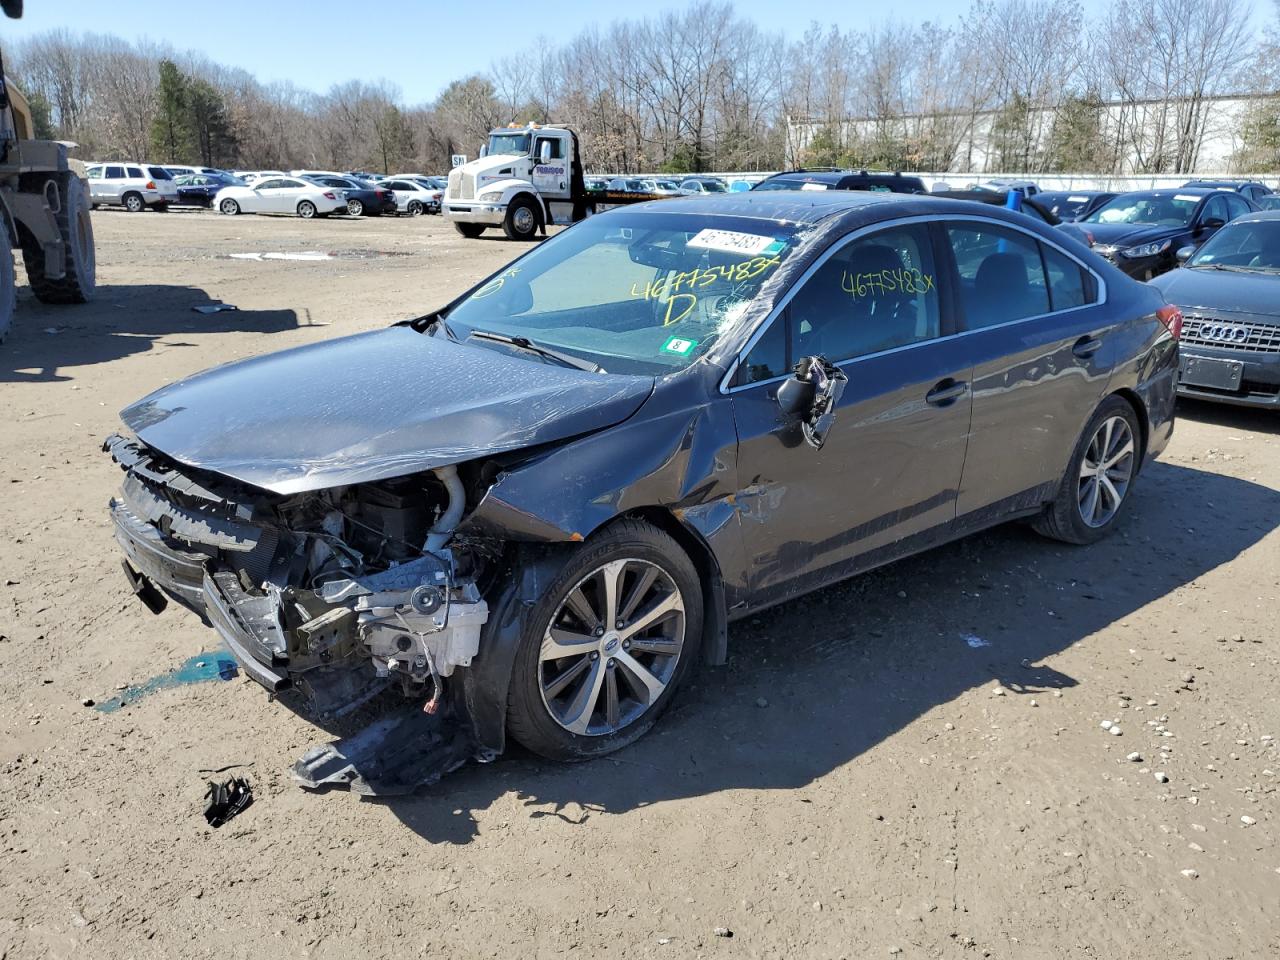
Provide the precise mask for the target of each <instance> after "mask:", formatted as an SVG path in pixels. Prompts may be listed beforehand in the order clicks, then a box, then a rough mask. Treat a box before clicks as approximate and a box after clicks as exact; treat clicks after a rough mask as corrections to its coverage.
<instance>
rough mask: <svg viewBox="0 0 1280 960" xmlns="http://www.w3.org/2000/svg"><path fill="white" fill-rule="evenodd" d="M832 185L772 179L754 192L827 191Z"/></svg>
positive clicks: (764, 181) (755, 188)
mask: <svg viewBox="0 0 1280 960" xmlns="http://www.w3.org/2000/svg"><path fill="white" fill-rule="evenodd" d="M829 187H830V185H829V184H826V183H821V182H819V181H816V180H783V179H780V178H778V177H771V178H770V179H768V180H761V181H760V182H759V183H757V184H756V185H755V186H754V187H752V188H751V189H752V190H827V189H829Z"/></svg>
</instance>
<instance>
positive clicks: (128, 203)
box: [120, 193, 147, 213]
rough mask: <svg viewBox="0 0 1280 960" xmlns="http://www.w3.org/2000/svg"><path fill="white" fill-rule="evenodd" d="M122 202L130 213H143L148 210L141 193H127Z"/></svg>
mask: <svg viewBox="0 0 1280 960" xmlns="http://www.w3.org/2000/svg"><path fill="white" fill-rule="evenodd" d="M120 200H121V202H122V203H123V204H124V208H125V209H126V210H128V211H129V212H130V213H141V212H142V211H143V210H145V209H147V204H146V202H145V201H144V200H143V199H142V194H140V193H126V194H125V195H124V196H123V197H121V198H120Z"/></svg>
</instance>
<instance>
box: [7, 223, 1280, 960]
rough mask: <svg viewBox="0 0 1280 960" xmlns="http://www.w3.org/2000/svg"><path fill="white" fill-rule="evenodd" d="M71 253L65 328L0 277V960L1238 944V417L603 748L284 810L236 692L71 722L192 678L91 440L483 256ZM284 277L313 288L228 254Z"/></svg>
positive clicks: (735, 652)
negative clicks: (226, 809) (1076, 519)
mask: <svg viewBox="0 0 1280 960" xmlns="http://www.w3.org/2000/svg"><path fill="white" fill-rule="evenodd" d="M94 226H95V230H96V232H97V238H98V265H99V266H98V276H99V283H100V288H99V296H98V299H97V301H96V302H95V303H93V304H92V305H88V306H83V307H72V308H67V307H63V308H51V307H43V306H41V305H39V304H37V303H35V302H34V301H33V300H32V299H31V297H30V295H29V293H28V292H27V290H26V289H25V288H23V289H22V290H20V292H19V297H20V302H19V317H18V319H17V322H16V325H15V330H14V333H13V335H12V336H11V338H10V340H9V341H8V343H7V344H5V345H4V346H3V347H0V410H2V411H3V423H4V424H5V427H6V430H5V432H6V436H5V445H4V453H3V457H0V490H3V493H4V496H3V498H0V543H2V544H3V546H2V547H0V567H2V568H3V569H2V570H0V611H3V612H2V613H0V729H3V731H4V733H3V741H2V743H0V763H2V764H3V778H4V779H3V789H0V837H2V838H3V869H2V870H0V958H28V957H72V956H76V957H93V958H102V960H115V958H121V960H123V958H130V957H137V958H143V957H162V958H169V957H215V956H216V957H220V958H241V957H246V958H247V957H263V956H268V955H274V956H281V957H286V956H287V957H303V956H305V957H316V958H345V957H350V956H361V957H391V956H395V957H406V956H414V957H417V956H434V957H449V958H464V957H503V958H508V957H553V956H554V957H561V956H564V955H566V954H568V955H571V956H584V957H622V956H629V957H639V956H643V957H649V956H653V957H694V956H705V957H805V958H808V957H814V958H839V957H845V958H865V957H879V956H884V957H891V956H898V957H903V958H913V957H945V958H951V957H966V958H967V957H998V958H1020V957H1035V958H1039V957H1044V958H1055V960H1057V958H1076V957H1080V958H1106V960H1116V958H1125V960H1134V958H1148V957H1150V958H1159V960H1181V958H1188V960H1190V958H1195V960H1201V958H1240V960H1258V958H1262V957H1275V956H1280V923H1277V919H1276V908H1277V905H1280V843H1278V839H1277V838H1278V834H1280V811H1278V810H1277V785H1278V784H1280V749H1278V748H1277V744H1276V741H1275V740H1274V739H1273V737H1276V736H1280V659H1278V658H1280V628H1278V627H1277V613H1278V612H1280V607H1278V606H1277V595H1278V594H1280V532H1278V531H1277V529H1276V527H1277V524H1278V523H1280V416H1276V415H1266V414H1263V413H1256V412H1251V411H1237V410H1232V409H1229V408H1220V407H1212V406H1204V405H1190V404H1184V405H1183V406H1182V407H1181V409H1180V420H1179V424H1178V428H1177V431H1176V434H1175V437H1174V440H1173V442H1172V445H1171V447H1170V449H1169V451H1168V452H1167V453H1166V455H1165V456H1164V458H1163V459H1162V460H1161V461H1160V462H1159V463H1158V464H1156V465H1155V466H1153V467H1152V468H1151V469H1150V470H1149V471H1148V472H1146V473H1144V474H1143V475H1142V476H1141V477H1140V479H1139V481H1138V484H1137V486H1136V487H1135V499H1134V500H1133V502H1132V503H1131V505H1130V512H1129V514H1128V517H1127V519H1126V520H1125V521H1124V523H1123V525H1122V529H1121V530H1120V531H1119V532H1118V534H1117V535H1115V536H1113V537H1111V538H1110V539H1109V540H1107V541H1105V542H1103V543H1101V544H1099V545H1097V546H1095V547H1091V548H1084V549H1072V548H1066V547H1063V546H1061V545H1058V544H1053V543H1049V542H1047V541H1044V540H1041V539H1039V538H1037V537H1036V536H1035V535H1034V534H1032V533H1031V532H1029V531H1028V530H1027V529H1025V528H1023V527H1021V526H1012V527H1007V528H1002V529H999V530H996V531H993V532H990V533H987V534H984V535H981V536H978V537H974V538H971V539H969V540H966V541H963V542H960V543H957V544H954V545H952V546H949V547H946V548H943V549H940V550H937V551H935V552H933V553H930V554H926V555H924V556H921V557H918V558H915V559H911V560H908V561H904V562H900V563H897V564H894V565H893V566H891V567H889V568H886V569H883V570H880V571H877V572H875V573H873V574H871V575H868V576H864V577H862V578H860V579H858V580H855V581H852V582H850V583H848V584H845V585H843V586H840V587H837V588H833V589H829V590H826V591H824V592H821V593H817V594H814V595H812V596H810V597H809V598H807V599H805V600H802V601H798V602H795V603H792V604H789V605H787V606H784V607H781V608H777V609H775V610H773V611H770V612H769V613H767V614H763V615H761V616H759V617H758V618H756V619H753V620H750V621H748V622H744V623H742V624H739V625H737V626H735V627H734V628H733V629H732V631H731V637H730V657H731V660H730V663H729V665H728V666H727V667H725V668H720V669H716V670H709V671H704V672H703V673H702V674H701V675H700V677H699V678H698V681H697V683H696V684H695V685H694V686H693V688H692V689H690V690H687V691H686V692H685V694H684V696H683V697H682V698H681V699H680V700H679V701H678V702H677V704H676V706H675V707H674V709H673V710H672V711H671V712H670V713H668V714H667V716H666V718H665V719H664V721H663V722H662V723H661V724H660V725H659V727H658V729H656V730H655V731H654V732H653V733H652V734H650V735H649V736H648V737H647V738H645V739H644V740H642V741H641V742H640V743H639V744H638V745H636V746H635V747H633V748H631V749H629V750H626V751H624V752H623V753H621V754H619V755H617V756H616V757H615V758H613V759H609V760H602V761H597V762H594V763H591V764H589V765H582V766H553V765H550V764H548V763H545V762H542V761H539V760H537V759H535V758H533V757H530V756H528V755H525V754H521V753H519V752H512V753H510V754H509V755H508V756H506V757H504V758H502V759H500V760H498V761H497V762H495V763H492V764H490V765H486V766H471V767H468V768H464V770H462V771H460V772H458V773H456V774H454V775H452V776H451V777H449V778H447V779H446V780H445V781H444V782H443V783H441V784H439V785H438V786H437V787H434V788H432V789H430V790H427V791H425V792H422V793H421V794H419V795H416V796H413V797H410V798H404V799H396V800H391V801H368V800H362V799H361V798H359V797H356V796H352V795H350V794H347V793H344V792H336V793H329V794H325V795H313V794H309V793H306V792H304V791H302V790H301V789H299V788H298V787H296V786H295V785H294V784H293V783H292V782H291V781H290V779H289V777H288V776H287V773H286V771H287V769H288V766H289V764H290V763H292V761H293V759H294V758H295V757H296V756H297V755H299V754H300V753H301V752H302V751H304V750H305V749H306V748H307V747H308V746H309V745H310V744H312V743H315V742H323V741H325V740H326V739H328V738H327V737H325V735H324V734H323V733H322V732H321V731H319V730H317V729H316V728H314V727H311V726H309V725H307V724H306V723H305V722H303V721H302V720H301V719H299V718H298V717H296V716H295V715H293V714H291V713H289V712H288V711H286V710H284V709H283V708H281V707H280V706H279V705H278V704H273V703H271V702H268V700H267V698H266V696H265V695H264V693H263V692H262V690H261V689H260V688H259V687H257V686H256V685H255V684H253V683H252V682H250V681H248V680H246V679H244V678H243V677H240V678H237V679H235V680H233V681H231V682H226V683H223V682H217V681H213V682H205V683H194V684H182V685H175V686H173V687H170V688H168V689H162V690H159V691H158V692H156V693H154V694H152V695H151V696H147V697H144V698H141V699H137V700H136V702H131V703H130V704H128V705H127V706H126V707H124V708H123V709H121V710H118V711H116V712H114V713H104V712H100V711H99V710H97V709H93V708H86V707H85V706H82V704H81V701H82V700H83V699H84V698H93V699H95V700H97V701H104V700H107V699H108V698H110V697H111V696H113V695H116V693H117V690H118V688H120V687H121V686H122V685H127V684H142V683H145V682H147V681H148V680H151V679H152V678H156V677H164V676H166V675H167V674H168V672H169V671H172V670H174V669H175V668H176V667H178V666H179V665H180V664H182V663H183V662H184V661H187V660H188V659H189V658H191V657H193V656H196V655H199V654H201V653H202V652H208V653H210V654H213V653H216V652H217V650H218V641H217V639H216V637H215V635H214V634H213V633H212V632H211V631H210V630H209V629H207V628H205V627H203V626H202V625H201V624H200V623H199V621H198V620H197V618H196V617H194V616H193V615H191V614H188V613H186V612H185V611H183V610H181V609H180V608H177V607H174V606H171V607H170V609H169V610H168V611H166V612H165V613H163V614H162V615H160V616H153V615H151V614H150V613H148V612H147V611H146V609H144V607H143V606H142V605H141V604H140V603H139V602H138V601H137V600H135V599H134V598H133V596H132V595H131V594H130V593H129V590H128V588H127V586H126V583H125V580H124V578H123V576H122V575H121V572H120V561H119V555H118V551H117V549H116V547H115V544H114V542H113V540H112V537H111V533H110V529H109V524H108V520H107V515H106V509H105V508H106V502H107V499H108V497H109V496H110V495H111V493H112V491H113V490H114V488H115V487H116V485H117V483H118V482H119V478H120V473H119V470H118V469H117V468H116V467H115V466H114V465H113V464H112V463H111V462H110V460H109V458H108V457H107V456H105V455H104V454H102V453H101V452H100V444H101V441H102V439H103V438H104V437H105V436H106V435H107V434H109V433H110V432H111V431H112V430H113V429H114V428H115V426H116V424H117V419H116V412H117V411H118V410H119V409H120V408H121V407H122V406H124V405H125V404H126V403H128V402H129V401H132V400H134V399H136V398H137V397H139V396H141V395H142V394H144V393H146V392H148V391H150V390H152V389H153V388H155V387H158V386H160V385H162V384H164V383H165V382H167V381H170V380H174V379H176V378H179V377H181V376H184V375H186V374H189V373H192V372H194V371H197V370H200V369H202V368H204V367H208V366H211V365H213V364H217V363H223V362H225V361H228V360H232V359H235V358H237V357H244V356H249V355H252V354H257V353H261V352H265V351H270V350H278V349H281V348H283V347H288V346H293V345H295V344H301V343H307V342H310V341H313V340H318V339H321V338H326V337H335V336H340V335H343V334H347V333H354V332H356V331H360V330H367V329H372V328H376V327H379V326H382V325H385V324H387V323H388V322H391V321H394V320H399V319H403V318H406V317H409V316H413V315H416V314H418V313H422V312H425V311H426V310H427V309H428V308H430V307H432V306H434V305H438V304H440V303H441V302H443V301H444V300H446V299H447V298H448V297H450V296H451V295H453V294H454V293H455V292H457V291H459V290H461V289H463V288H464V287H465V286H467V285H469V284H471V283H472V282H474V281H475V280H476V279H477V278H479V277H481V276H482V275H484V274H486V273H487V272H489V271H491V270H493V269H495V268H496V267H498V266H499V265H500V264H502V263H503V262H504V261H505V260H507V259H508V258H510V257H512V256H513V255H515V254H516V253H518V252H519V251H520V250H521V249H522V248H521V247H519V246H517V245H514V244H511V243H508V242H506V241H503V240H500V239H497V238H494V239H482V240H476V241H466V240H462V239H461V238H459V237H457V236H455V234H454V233H453V231H452V230H451V229H450V228H449V227H448V226H447V225H445V224H443V223H441V222H440V220H439V219H438V218H422V219H416V220H408V219H403V220H382V221H378V220H361V221H353V220H345V219H344V220H331V221H327V222H319V221H317V222H312V223H306V222H303V221H298V220H292V219H288V220H280V219H269V218H265V217H239V218H227V217H220V216H217V215H214V214H208V213H195V212H189V213H178V212H174V213H169V214H166V215H160V214H152V213H147V214H140V215H129V214H125V213H121V212H115V211H100V212H98V213H95V214H94ZM313 250H318V251H325V252H336V253H338V254H339V259H333V260H326V261H291V260H262V261H255V260H244V259H234V258H231V256H230V255H233V254H240V253H250V254H252V253H269V252H298V251H313ZM383 254H386V255H383ZM20 272H21V271H20ZM211 299H212V300H225V301H226V302H228V303H233V304H236V305H237V306H238V307H239V310H238V311H237V312H228V313H217V314H212V315H201V314H198V313H195V312H193V311H192V309H191V308H192V307H193V306H195V305H198V304H201V303H206V302H208V301H209V300H211ZM1102 721H1118V724H1119V727H1120V729H1121V734H1120V735H1119V736H1114V735H1112V734H1110V733H1108V731H1107V730H1105V729H1103V728H1102V727H1101V726H1100V724H1101V722H1102ZM1131 753H1138V754H1140V755H1141V760H1135V761H1131V760H1129V759H1126V757H1127V755H1129V754H1131ZM233 764H236V765H240V766H238V767H236V768H235V769H234V770H232V771H229V772H228V773H227V774H223V776H226V775H229V774H230V773H232V772H234V773H240V774H244V775H246V776H248V777H249V779H250V780H251V781H252V783H253V785H254V788H255V790H256V796H257V799H256V802H255V803H254V804H253V806H252V807H251V808H250V809H249V810H247V811H246V812H245V813H244V814H242V815H241V816H240V817H238V818H237V819H235V820H233V821H232V822H231V823H230V824H228V825H227V826H225V827H223V828H222V829H218V830H214V829H211V828H210V827H209V826H208V825H207V824H206V823H205V820H204V817H203V816H202V809H203V804H202V796H203V793H204V788H205V779H206V777H207V776H209V775H208V774H206V773H204V772H203V771H205V770H209V769H213V768H222V767H227V766H229V765H233ZM1157 774H1163V775H1164V776H1166V777H1167V782H1161V779H1160V778H1159V777H1158V776H1157ZM1192 871H1194V872H1192ZM717 928H723V930H722V931H721V932H719V933H718V932H717ZM724 931H728V932H729V934H730V935H729V936H725V935H724Z"/></svg>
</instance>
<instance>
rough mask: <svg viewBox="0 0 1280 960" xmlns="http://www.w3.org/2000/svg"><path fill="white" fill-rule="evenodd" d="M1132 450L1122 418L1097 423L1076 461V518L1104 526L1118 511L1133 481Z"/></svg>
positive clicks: (1109, 418) (1128, 428)
mask: <svg viewBox="0 0 1280 960" xmlns="http://www.w3.org/2000/svg"><path fill="white" fill-rule="evenodd" d="M1136 449H1137V447H1136V445H1135V444H1134V440H1133V430H1132V429H1131V428H1130V426H1129V421H1128V420H1126V419H1125V418H1124V417H1108V418H1107V419H1106V420H1104V421H1103V422H1102V423H1101V424H1099V426H1098V429H1097V431H1096V432H1095V433H1094V435H1093V439H1091V440H1090V441H1089V446H1088V447H1087V448H1086V449H1085V452H1084V459H1083V460H1081V461H1080V488H1079V503H1080V518H1081V519H1082V520H1084V522H1085V523H1086V524H1087V525H1088V526H1090V527H1094V528H1097V527H1103V526H1106V525H1107V523H1108V522H1110V520H1111V518H1112V517H1114V516H1115V515H1116V511H1117V510H1119V509H1120V504H1121V502H1123V500H1124V496H1125V494H1126V493H1128V491H1129V482H1130V481H1131V480H1132V479H1133V467H1134V459H1133V457H1134V453H1135V451H1136Z"/></svg>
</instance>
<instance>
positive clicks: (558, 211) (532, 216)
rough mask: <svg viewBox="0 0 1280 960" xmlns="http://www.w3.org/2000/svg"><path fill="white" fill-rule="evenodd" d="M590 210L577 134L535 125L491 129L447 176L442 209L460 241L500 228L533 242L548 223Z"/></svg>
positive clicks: (576, 218) (578, 216) (573, 220)
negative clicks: (486, 138)
mask: <svg viewBox="0 0 1280 960" xmlns="http://www.w3.org/2000/svg"><path fill="white" fill-rule="evenodd" d="M594 211H595V205H594V203H593V202H592V200H591V198H590V196H589V195H588V194H587V189H586V184H585V183H584V181H583V178H582V159H581V155H580V153H579V150H578V136H577V134H575V133H574V132H573V131H572V130H570V129H568V128H566V127H549V126H542V125H539V124H536V123H529V124H526V125H525V126H523V127H521V126H517V125H515V124H512V125H510V126H508V127H505V128H501V129H498V130H493V131H491V132H490V134H489V142H488V143H487V144H486V145H485V146H484V148H483V149H482V150H481V153H480V156H479V157H478V158H477V159H475V160H472V161H470V162H468V163H464V164H462V165H461V166H458V167H454V169H453V170H452V171H451V172H450V173H449V186H448V189H447V190H446V191H445V195H444V201H443V203H442V205H441V212H442V213H443V214H444V216H445V217H446V218H448V219H449V220H451V221H453V225H454V227H455V228H456V229H457V230H458V232H459V233H461V234H462V235H463V236H464V237H478V236H480V234H481V233H483V232H484V231H485V229H486V228H488V227H501V228H502V229H503V231H504V232H505V233H506V235H507V236H508V237H510V238H511V239H513V240H533V239H535V238H536V237H537V235H538V233H539V232H542V233H545V232H546V226H547V225H548V224H569V223H576V222H577V221H579V220H581V219H583V218H584V217H587V216H590V215H591V213H593V212H594Z"/></svg>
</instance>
